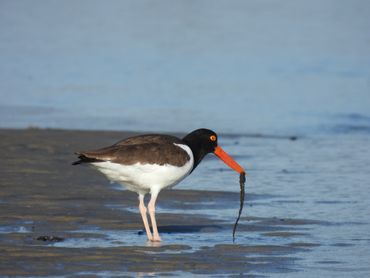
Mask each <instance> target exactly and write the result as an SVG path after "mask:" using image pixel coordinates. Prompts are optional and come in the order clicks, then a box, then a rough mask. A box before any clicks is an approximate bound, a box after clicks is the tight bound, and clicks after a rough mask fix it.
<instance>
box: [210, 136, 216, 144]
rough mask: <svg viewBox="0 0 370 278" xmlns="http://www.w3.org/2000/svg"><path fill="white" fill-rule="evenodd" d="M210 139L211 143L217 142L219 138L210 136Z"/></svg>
mask: <svg viewBox="0 0 370 278" xmlns="http://www.w3.org/2000/svg"><path fill="white" fill-rule="evenodd" d="M209 139H210V140H211V141H213V142H215V141H216V140H217V137H216V135H211V136H209Z"/></svg>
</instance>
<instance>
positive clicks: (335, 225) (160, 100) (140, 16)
mask: <svg viewBox="0 0 370 278" xmlns="http://www.w3.org/2000/svg"><path fill="white" fill-rule="evenodd" d="M369 14H370V2H369V1H359V0H354V1H344V0H337V1H329V0H324V1H323V0H321V1H317V0H314V1H273V0H270V1H269V0H267V1H156V2H153V1H108V2H104V3H102V2H101V1H73V2H68V1H67V2H66V1H37V0H36V1H1V3H0V49H1V51H0V60H1V62H0V127H11V128H25V127H30V126H31V127H41V128H46V127H51V128H69V129H105V130H135V131H163V132H166V131H171V132H173V131H181V132H186V131H190V130H193V129H196V128H199V127H208V128H211V129H214V130H215V131H217V132H219V133H220V134H222V135H224V136H221V138H220V143H221V144H222V145H223V147H224V148H225V149H227V151H228V152H230V153H231V154H232V155H233V156H235V158H236V159H237V160H238V161H239V162H240V163H241V164H242V165H244V166H245V168H246V169H247V171H248V172H249V178H248V181H247V192H248V191H249V192H253V193H256V194H272V195H273V196H274V198H272V199H271V200H264V201H261V202H258V201H255V202H256V203H254V204H253V206H251V207H248V209H247V210H246V212H245V213H247V215H249V216H259V217H273V216H276V217H279V218H289V217H290V218H298V219H313V220H318V221H327V222H328V223H329V224H328V225H318V226H313V227H312V229H311V230H310V233H309V234H308V235H307V236H305V237H303V238H302V241H303V242H304V241H307V242H311V243H315V244H318V245H319V247H317V248H313V250H312V251H310V252H303V253H302V254H300V255H299V256H300V257H299V258H300V260H299V262H298V263H297V266H296V268H297V269H298V270H299V272H297V273H294V276H292V277H317V276H321V277H333V276H335V277H340V276H342V277H366V276H369V275H370V268H369V266H368V261H370V237H369V231H370V219H369V214H368V211H369V210H370V184H369V181H370V166H369V165H370V159H369V157H370V47H369V45H370V32H369V30H370V17H369ZM247 134H262V135H269V136H270V135H272V137H268V136H267V137H268V138H250V137H248V136H246V135H247ZM293 135H294V136H298V140H296V141H291V140H288V139H277V138H273V137H274V136H293ZM222 169H225V168H224V166H223V165H222V164H221V162H219V161H218V160H216V159H208V161H207V163H204V166H202V167H199V169H197V171H195V172H194V173H193V174H192V176H191V177H189V178H188V179H186V180H185V181H184V182H183V183H182V184H181V185H179V188H183V189H189V188H202V187H203V189H209V188H210V187H211V188H212V189H214V190H232V191H237V190H238V188H237V184H235V187H232V186H230V188H225V184H230V180H232V179H235V175H233V173H232V172H230V171H221V170H222ZM214 170H220V174H219V175H218V177H217V182H216V181H215V178H214ZM242 238H243V236H242ZM247 239H248V240H249V243H250V244H253V240H252V239H251V238H248V237H247V238H246V240H247ZM258 239H259V240H261V238H260V237H259V238H258ZM282 240H283V239H282ZM274 275H275V277H278V276H279V274H276V273H275V274H271V276H274ZM284 277H287V276H286V274H284Z"/></svg>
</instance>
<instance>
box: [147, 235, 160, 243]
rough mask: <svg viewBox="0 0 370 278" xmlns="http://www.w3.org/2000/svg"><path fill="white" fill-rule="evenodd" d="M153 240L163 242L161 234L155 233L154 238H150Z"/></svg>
mask: <svg viewBox="0 0 370 278" xmlns="http://www.w3.org/2000/svg"><path fill="white" fill-rule="evenodd" d="M150 241H152V242H161V241H162V240H161V237H160V236H159V235H153V237H152V239H150Z"/></svg>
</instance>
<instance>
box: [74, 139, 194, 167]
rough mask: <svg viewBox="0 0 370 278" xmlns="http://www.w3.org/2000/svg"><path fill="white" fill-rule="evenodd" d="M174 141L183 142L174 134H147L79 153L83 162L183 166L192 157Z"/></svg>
mask: <svg viewBox="0 0 370 278" xmlns="http://www.w3.org/2000/svg"><path fill="white" fill-rule="evenodd" d="M174 139H176V140H174ZM174 141H175V142H174ZM174 143H182V144H183V142H182V141H181V140H180V139H178V138H176V137H172V136H158V135H145V136H138V137H131V138H128V139H125V140H122V141H120V142H118V143H116V144H114V145H113V146H110V147H106V148H103V149H99V150H95V151H88V152H80V153H77V154H78V155H79V158H80V159H81V160H82V162H97V161H111V162H115V163H120V164H125V165H132V164H135V163H138V162H139V163H142V164H160V165H164V164H171V165H176V166H182V165H184V164H185V163H186V162H187V161H189V159H190V157H189V155H188V154H187V152H186V151H185V150H183V149H182V148H180V147H178V146H176V145H174ZM77 164H78V163H77Z"/></svg>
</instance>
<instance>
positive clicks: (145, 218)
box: [139, 194, 153, 241]
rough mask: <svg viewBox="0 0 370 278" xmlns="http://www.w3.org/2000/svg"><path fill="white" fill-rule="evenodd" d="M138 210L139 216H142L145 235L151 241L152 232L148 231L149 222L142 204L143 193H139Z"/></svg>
mask: <svg viewBox="0 0 370 278" xmlns="http://www.w3.org/2000/svg"><path fill="white" fill-rule="evenodd" d="M139 211H140V214H141V217H142V218H143V223H144V227H145V231H146V235H147V237H148V240H150V241H153V236H152V233H151V232H150V228H149V224H148V217H147V215H146V213H147V209H146V207H145V204H144V195H142V194H139Z"/></svg>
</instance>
